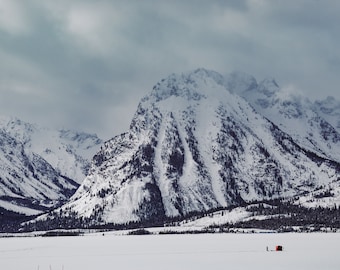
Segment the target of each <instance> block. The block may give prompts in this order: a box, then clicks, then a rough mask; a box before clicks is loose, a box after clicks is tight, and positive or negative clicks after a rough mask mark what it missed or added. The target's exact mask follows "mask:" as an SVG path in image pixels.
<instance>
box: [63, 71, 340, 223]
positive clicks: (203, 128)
mask: <svg viewBox="0 0 340 270" xmlns="http://www.w3.org/2000/svg"><path fill="white" fill-rule="evenodd" d="M237 76H241V77H242V78H236V77H237ZM237 76H236V77H235V76H234V77H233V78H231V77H227V78H226V77H223V76H222V75H220V74H218V73H216V72H213V71H207V70H205V69H198V70H196V71H194V72H190V73H186V74H181V75H175V74H174V75H171V76H169V77H168V78H166V79H163V80H162V81H160V82H159V83H158V84H157V85H155V87H154V88H153V90H152V91H151V93H150V94H149V95H147V96H145V97H144V98H143V99H142V100H141V102H140V104H139V106H138V108H137V111H136V113H135V115H134V117H133V119H132V122H131V125H130V129H129V130H128V131H127V132H126V133H124V134H121V135H119V136H116V137H114V138H113V139H111V140H109V141H107V142H105V144H104V146H103V147H102V148H101V150H100V151H99V152H98V153H97V154H96V155H95V156H94V159H93V162H92V167H91V169H90V172H89V175H88V176H87V177H86V179H85V180H84V181H83V183H82V184H81V186H80V188H79V189H78V190H77V192H76V193H75V194H74V195H73V196H72V197H71V199H70V201H69V202H68V203H67V204H66V205H64V206H63V207H62V208H61V210H60V211H59V212H58V213H62V215H66V216H68V215H71V213H72V216H74V215H75V216H78V217H83V218H89V219H90V220H92V221H94V222H97V223H116V224H123V223H127V222H131V221H137V222H150V221H151V222H152V221H157V220H163V219H164V218H166V217H178V216H185V215H187V214H190V213H195V212H204V211H208V210H211V209H216V208H219V207H227V206H232V205H242V204H244V203H248V202H252V201H257V200H264V199H273V198H289V197H293V196H297V195H301V194H307V193H310V192H313V191H315V190H320V189H323V188H327V187H328V186H329V185H330V184H331V183H332V182H333V183H334V182H339V180H340V179H339V175H340V164H339V159H338V157H339V153H336V152H332V153H331V154H328V152H327V151H326V150H327V149H328V148H327V149H322V148H321V146H322V147H326V146H324V141H323V140H322V138H323V139H324V140H325V141H328V142H330V143H333V144H332V145H335V146H336V145H337V143H338V138H339V136H340V135H339V133H337V131H336V130H335V129H334V128H332V126H331V125H330V124H329V123H328V122H326V120H324V119H323V118H321V117H319V116H318V115H317V114H316V113H315V114H314V112H313V113H312V112H311V111H310V110H309V108H307V109H306V108H305V107H304V106H302V104H304V103H302V101H301V100H300V101H299V102H298V101H296V102H295V103H292V102H288V101H287V102H283V101H281V100H279V101H276V99H273V96H276V95H277V91H278V86H277V84H276V83H275V81H274V80H265V81H263V82H262V83H260V84H258V83H257V82H256V80H255V79H253V78H252V77H249V76H247V75H242V74H241V75H237ZM240 88H243V89H241V90H242V91H241V92H240V91H239V92H238V94H240V93H241V94H242V95H243V96H246V97H248V100H250V101H251V104H252V105H250V103H248V102H247V101H246V100H245V99H244V98H242V97H240V96H239V95H237V94H235V92H236V90H240ZM229 89H230V90H231V91H233V92H234V93H232V92H231V91H229ZM248 91H249V92H253V91H256V92H259V93H258V95H262V96H263V98H262V99H261V100H259V99H255V98H254V99H251V98H250V97H251V94H249V96H248V93H247V92H248ZM244 92H246V93H247V95H245V94H244ZM268 108H269V109H270V110H271V108H273V109H272V110H271V112H273V113H275V114H274V118H273V119H271V117H269V116H271V115H270V114H269V109H268ZM267 109H268V111H267ZM297 109H301V110H302V111H301V112H300V111H296V110H297ZM281 111H282V115H281ZM279 112H280V113H279ZM262 113H263V115H264V116H263V115H262ZM288 114H290V116H288ZM285 116H287V118H286V117H285ZM286 119H288V120H289V119H293V120H294V119H296V122H297V123H302V122H304V121H307V122H308V121H309V120H310V121H314V122H313V124H314V125H315V126H317V127H318V128H317V129H311V130H309V128H310V127H312V124H310V125H306V126H305V127H306V129H307V131H306V130H302V131H301V132H302V135H299V134H296V132H294V129H293V128H292V126H291V123H295V120H294V121H292V122H289V121H288V120H287V121H286ZM300 119H302V120H301V121H300ZM271 120H273V121H271ZM274 120H275V121H274ZM280 121H282V123H281V122H280ZM307 132H313V136H315V138H316V139H315V141H316V142H317V144H316V145H317V147H316V146H315V144H313V143H308V140H306V139H305V134H306V133H307ZM319 148H320V149H321V150H320V149H319ZM319 150H320V151H319ZM333 157H334V158H333Z"/></svg>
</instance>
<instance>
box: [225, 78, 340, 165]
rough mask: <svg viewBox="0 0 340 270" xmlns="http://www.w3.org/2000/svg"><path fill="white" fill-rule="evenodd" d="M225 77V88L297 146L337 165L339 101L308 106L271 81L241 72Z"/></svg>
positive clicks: (328, 101)
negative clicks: (244, 100)
mask: <svg viewBox="0 0 340 270" xmlns="http://www.w3.org/2000/svg"><path fill="white" fill-rule="evenodd" d="M226 78H227V79H226V85H227V86H228V89H230V90H231V91H232V92H234V93H237V94H239V95H241V96H242V97H244V98H245V99H246V100H247V101H248V102H249V103H250V104H251V105H252V106H253V107H254V108H255V109H256V111H257V112H259V113H260V114H261V115H263V116H264V117H266V118H267V119H269V120H270V121H271V122H273V123H274V124H275V125H277V126H278V127H279V128H280V129H281V130H283V131H284V132H286V133H287V134H289V135H290V136H291V137H292V138H293V139H294V141H295V142H296V143H298V144H299V145H300V146H302V147H303V148H305V149H308V150H310V151H313V152H315V153H316V154H318V155H321V156H323V157H325V158H329V159H331V160H336V161H337V162H340V129H339V127H340V102H338V101H336V100H335V99H334V98H332V97H329V98H327V99H326V100H324V101H319V102H315V103H312V102H311V101H310V100H309V99H308V98H305V97H303V96H301V95H300V94H297V93H295V92H294V91H293V90H292V89H288V90H286V89H282V88H280V87H279V85H278V84H277V83H276V81H275V80H274V79H265V80H263V81H262V82H260V83H257V81H256V80H255V78H253V77H252V76H250V75H247V74H244V73H241V72H234V73H232V74H230V75H229V76H227V77H226Z"/></svg>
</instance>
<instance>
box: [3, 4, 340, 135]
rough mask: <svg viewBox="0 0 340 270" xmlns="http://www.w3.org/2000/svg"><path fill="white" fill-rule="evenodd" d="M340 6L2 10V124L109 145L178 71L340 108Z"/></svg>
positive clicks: (120, 6)
mask: <svg viewBox="0 0 340 270" xmlns="http://www.w3.org/2000/svg"><path fill="white" fill-rule="evenodd" d="M339 14H340V1H338V0H322V1H321V0H291V1H290V0H248V1H246V0H244V1H242V0H224V1H223V0H219V1H218V0H216V1H214V0H209V1H208V0H205V1H203V0H202V1H200V0H187V1H186V0H178V1H177V0H171V1H170V0H169V1H161V0H158V1H156V0H154V1H151V0H143V1H141V0H136V1H130V0H122V1H119V0H117V1H116V0H107V1H105V0H102V1H101V0H93V1H90V0H58V1H55V0H0V95H1V96H0V114H1V115H14V116H17V117H19V118H21V119H23V120H26V121H30V122H35V123H38V124H42V125H47V126H51V127H55V126H57V127H65V128H74V129H80V130H83V131H87V132H91V133H97V134H98V135H99V136H100V137H102V138H103V139H109V138H110V137H113V136H114V135H117V134H119V133H121V132H123V131H126V130H127V129H128V126H129V124H130V120H131V118H132V115H133V113H134V112H135V110H136V107H137V104H138V102H139V100H140V99H141V98H142V97H143V96H144V95H146V94H147V93H148V92H150V91H151V89H152V87H153V85H154V84H156V83H157V82H158V81H159V80H160V79H162V78H164V77H167V76H168V75H169V74H171V73H180V72H186V71H190V70H193V69H196V68H198V67H204V68H207V69H213V70H216V71H218V72H220V73H221V74H227V73H230V72H232V71H234V70H238V71H244V72H246V73H249V74H251V75H253V76H254V77H255V78H256V79H257V80H258V81H261V80H262V79H264V78H266V77H274V78H275V79H276V81H277V82H278V84H279V85H280V86H281V87H289V88H290V89H292V88H293V89H297V91H300V92H303V93H304V94H306V95H307V96H308V97H309V98H310V99H312V100H313V99H323V98H326V96H328V95H332V96H334V97H336V98H337V99H338V100H340V91H339V90H340V89H339V88H340V87H339V85H340V34H339V26H340V16H339Z"/></svg>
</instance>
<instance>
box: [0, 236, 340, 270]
mask: <svg viewBox="0 0 340 270" xmlns="http://www.w3.org/2000/svg"><path fill="white" fill-rule="evenodd" d="M339 243H340V234H339V233H310V234H288V233H287V234H200V235H145V236H117V235H112V234H105V236H103V235H102V234H88V235H85V236H78V237H25V238H0V269H4V270H38V269H39V270H45V269H46V270H95V269H100V270H104V269H121V270H129V269H136V270H137V269H147V270H153V269H157V270H158V269H162V270H167V269H171V270H180V269H186V270H187V269H194V270H199V269H205V270H206V269H214V270H218V269H223V270H225V269H232V270H236V269H251V270H257V269H261V270H263V269H271V270H273V269H275V270H277V269H285V270H286V269H289V270H292V269H299V270H302V269H308V270H313V269H315V270H320V269H327V270H332V269H337V270H338V269H340V256H339ZM276 245H282V246H283V248H284V251H282V252H275V251H272V252H271V251H269V252H267V251H266V247H267V246H268V248H269V250H271V249H274V248H275V246H276Z"/></svg>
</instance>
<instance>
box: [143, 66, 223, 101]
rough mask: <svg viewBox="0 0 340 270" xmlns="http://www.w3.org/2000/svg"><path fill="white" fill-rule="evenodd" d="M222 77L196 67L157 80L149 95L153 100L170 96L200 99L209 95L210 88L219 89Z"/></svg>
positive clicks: (221, 84) (221, 85) (221, 86)
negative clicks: (192, 69)
mask: <svg viewBox="0 0 340 270" xmlns="http://www.w3.org/2000/svg"><path fill="white" fill-rule="evenodd" d="M224 81H225V79H224V77H223V76H222V75H221V74H219V73H217V72H215V71H211V70H207V69H203V68H200V69H196V70H194V71H191V72H187V73H182V74H179V75H178V74H172V75H170V76H169V77H167V78H165V79H162V80H161V81H160V82H158V83H157V84H156V85H155V86H154V87H153V91H152V92H151V94H150V96H151V97H153V98H154V99H155V100H154V101H160V100H165V99H167V98H169V97H171V96H175V97H185V98H186V99H188V100H200V99H201V98H203V97H205V96H207V95H209V94H210V93H211V92H212V91H211V89H215V90H216V89H218V91H220V90H221V89H222V88H224V89H223V90H224V91H225V90H226V89H225V87H224Z"/></svg>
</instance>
